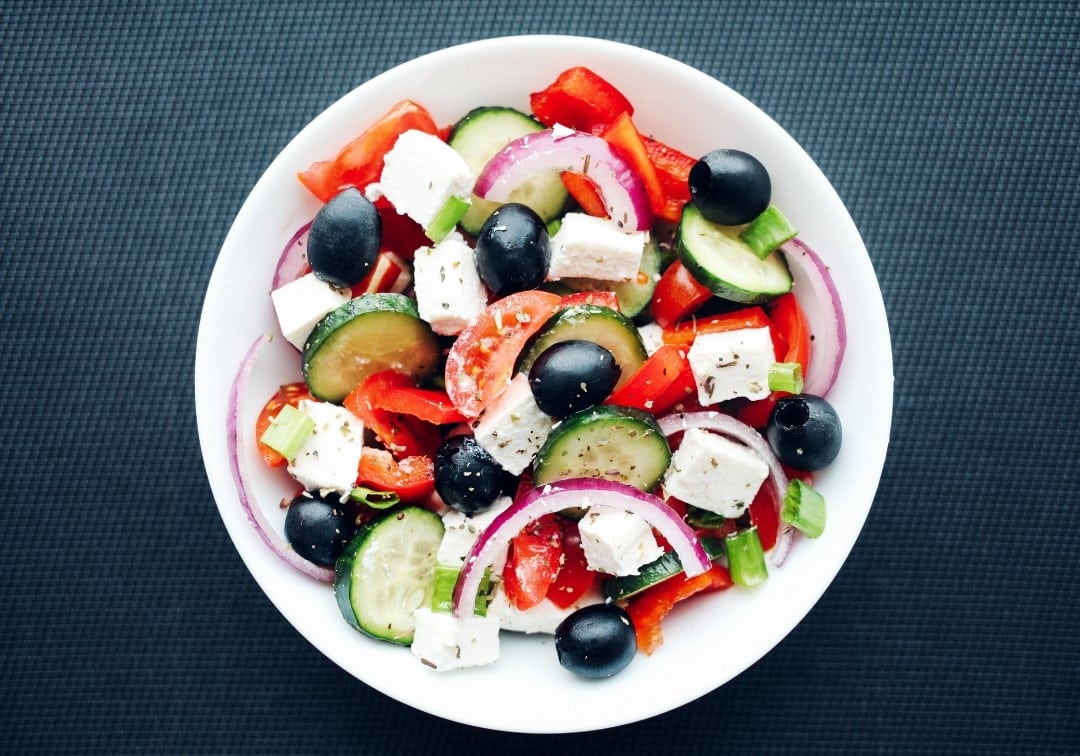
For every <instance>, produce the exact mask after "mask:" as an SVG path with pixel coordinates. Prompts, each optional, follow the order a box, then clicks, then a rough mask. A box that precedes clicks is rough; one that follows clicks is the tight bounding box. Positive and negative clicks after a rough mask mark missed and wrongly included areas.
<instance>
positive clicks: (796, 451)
mask: <svg viewBox="0 0 1080 756" xmlns="http://www.w3.org/2000/svg"><path fill="white" fill-rule="evenodd" d="M765 437H766V438H767V439H768V440H769V446H771V447H772V450H773V453H775V454H776V456H777V457H778V458H779V460H780V461H781V462H783V463H784V464H785V465H787V466H788V467H793V468H795V469H796V470H807V471H814V470H820V469H821V468H823V467H825V466H826V465H828V464H829V463H830V462H832V461H833V460H834V459H836V455H837V454H839V453H840V445H841V443H842V442H843V432H842V429H841V426H840V417H839V415H837V414H836V410H835V409H833V406H832V405H831V404H829V403H828V402H827V401H825V400H824V399H822V398H821V397H820V396H814V395H813V394H792V395H791V396H785V397H781V398H780V399H778V400H777V401H776V406H774V407H773V408H772V412H770V413H769V423H768V425H767V426H766V428H765Z"/></svg>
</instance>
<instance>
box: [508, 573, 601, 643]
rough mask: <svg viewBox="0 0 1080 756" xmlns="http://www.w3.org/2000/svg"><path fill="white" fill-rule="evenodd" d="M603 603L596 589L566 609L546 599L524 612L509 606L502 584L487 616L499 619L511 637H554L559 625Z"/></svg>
mask: <svg viewBox="0 0 1080 756" xmlns="http://www.w3.org/2000/svg"><path fill="white" fill-rule="evenodd" d="M603 600H604V597H603V595H602V594H601V593H600V590H599V589H598V588H595V587H594V588H592V589H590V590H588V591H586V592H585V594H584V595H583V596H582V597H581V598H580V599H578V600H577V601H575V602H574V603H573V604H571V605H570V606H568V607H567V608H565V609H563V608H562V607H560V606H558V605H556V604H554V603H552V602H551V600H550V599H546V598H545V599H544V600H543V601H541V602H540V603H539V604H537V605H536V606H534V607H532V608H530V609H525V610H524V611H523V610H521V609H518V608H516V607H515V606H514V605H513V604H511V603H510V599H509V597H508V596H507V595H506V591H505V590H504V589H503V586H502V583H498V584H497V585H496V587H495V592H494V594H493V595H492V597H491V601H490V603H488V607H487V614H488V616H489V617H491V616H495V617H498V618H499V625H500V627H502V629H503V630H507V631H509V632H512V633H526V634H528V635H532V634H534V633H544V634H546V635H554V634H555V628H557V627H558V626H559V623H560V622H562V621H563V620H564V619H566V618H567V617H569V616H570V615H571V614H573V613H574V612H575V611H577V610H578V609H580V608H581V607H583V606H587V605H589V604H599V603H601V602H602V601H603Z"/></svg>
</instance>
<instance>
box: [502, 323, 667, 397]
mask: <svg viewBox="0 0 1080 756" xmlns="http://www.w3.org/2000/svg"><path fill="white" fill-rule="evenodd" d="M573 339H581V340H584V341H592V342H594V343H596V344H599V345H600V346H602V347H604V349H607V350H608V351H609V352H611V354H612V355H613V356H614V357H615V362H616V363H617V364H618V365H619V367H620V368H621V369H622V375H620V376H619V381H618V383H616V384H615V388H616V389H618V388H619V387H620V386H622V385H623V384H624V383H626V382H627V381H628V380H630V377H631V376H632V375H633V374H634V373H636V372H637V371H638V368H640V367H641V365H642V363H644V362H645V360H646V359H647V358H648V354H647V353H646V352H645V345H644V344H643V343H642V341H641V334H639V333H638V330H637V328H635V327H634V324H633V322H632V321H631V320H630V319H629V318H628V317H626V316H625V315H623V314H622V313H621V312H617V311H615V310H613V309H611V308H610V307H602V306H601V305H593V304H580V305H573V306H571V307H566V308H564V309H562V310H559V311H558V312H556V313H555V314H554V315H552V316H551V318H549V319H548V322H547V323H546V324H545V325H544V327H543V328H541V329H540V331H539V332H537V334H536V335H535V336H533V337H532V339H530V340H529V343H528V344H526V346H525V349H523V350H522V353H521V357H520V358H518V364H517V369H518V372H521V373H528V372H529V368H531V367H532V364H533V363H534V362H535V361H536V358H537V357H539V356H540V355H541V354H543V353H544V351H545V350H546V349H547V348H548V347H551V346H553V345H555V344H558V343H560V342H562V341H571V340H573Z"/></svg>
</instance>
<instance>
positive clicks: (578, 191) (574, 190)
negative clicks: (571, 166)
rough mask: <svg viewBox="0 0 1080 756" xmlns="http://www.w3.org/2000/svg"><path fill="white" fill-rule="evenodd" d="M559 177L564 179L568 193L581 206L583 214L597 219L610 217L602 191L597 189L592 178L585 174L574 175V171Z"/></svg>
mask: <svg viewBox="0 0 1080 756" xmlns="http://www.w3.org/2000/svg"><path fill="white" fill-rule="evenodd" d="M559 177H560V178H561V179H562V182H563V186H565V187H566V191H568V192H570V196H571V197H573V198H574V201H575V202H577V203H578V205H580V206H581V210H582V212H584V213H585V214H587V215H594V216H596V217H597V218H606V217H608V211H607V204H605V202H604V197H603V195H601V194H600V190H599V189H597V188H596V184H595V183H594V182H593V180H592V179H591V178H589V177H588V176H586V175H585V174H583V173H574V172H573V171H563V172H562V173H560V174H559Z"/></svg>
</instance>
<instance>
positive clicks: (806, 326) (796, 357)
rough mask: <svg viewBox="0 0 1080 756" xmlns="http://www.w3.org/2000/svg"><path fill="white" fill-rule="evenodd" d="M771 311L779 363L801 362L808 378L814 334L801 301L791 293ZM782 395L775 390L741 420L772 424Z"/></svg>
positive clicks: (745, 411) (748, 407)
mask: <svg viewBox="0 0 1080 756" xmlns="http://www.w3.org/2000/svg"><path fill="white" fill-rule="evenodd" d="M768 308H769V319H770V320H771V322H772V325H773V334H774V340H776V341H777V342H779V343H778V345H777V350H776V354H777V355H778V357H777V362H798V363H799V364H800V365H802V369H803V375H804V376H805V375H806V369H807V368H808V367H809V365H810V350H811V333H810V323H809V321H807V319H806V314H805V313H804V312H803V311H802V308H801V307H799V300H798V299H796V298H795V295H794V294H793V293H791V292H788V293H787V294H783V295H781V296H779V297H777V298H776V299H775V300H773V301H772V302H771V303H770V304H769V305H768ZM780 355H783V356H782V357H780ZM782 396H787V392H784V391H774V392H772V393H771V394H770V395H769V396H767V397H765V398H764V399H759V400H758V401H756V402H750V403H749V404H747V405H746V406H745V407H743V408H742V409H741V410H740V411H739V413H738V418H739V419H740V420H742V421H743V422H744V423H746V424H747V425H750V426H752V427H754V428H763V427H765V426H766V425H767V424H768V422H769V414H770V413H771V412H772V408H773V407H774V406H775V405H776V400H777V399H779V398H780V397H782Z"/></svg>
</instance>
